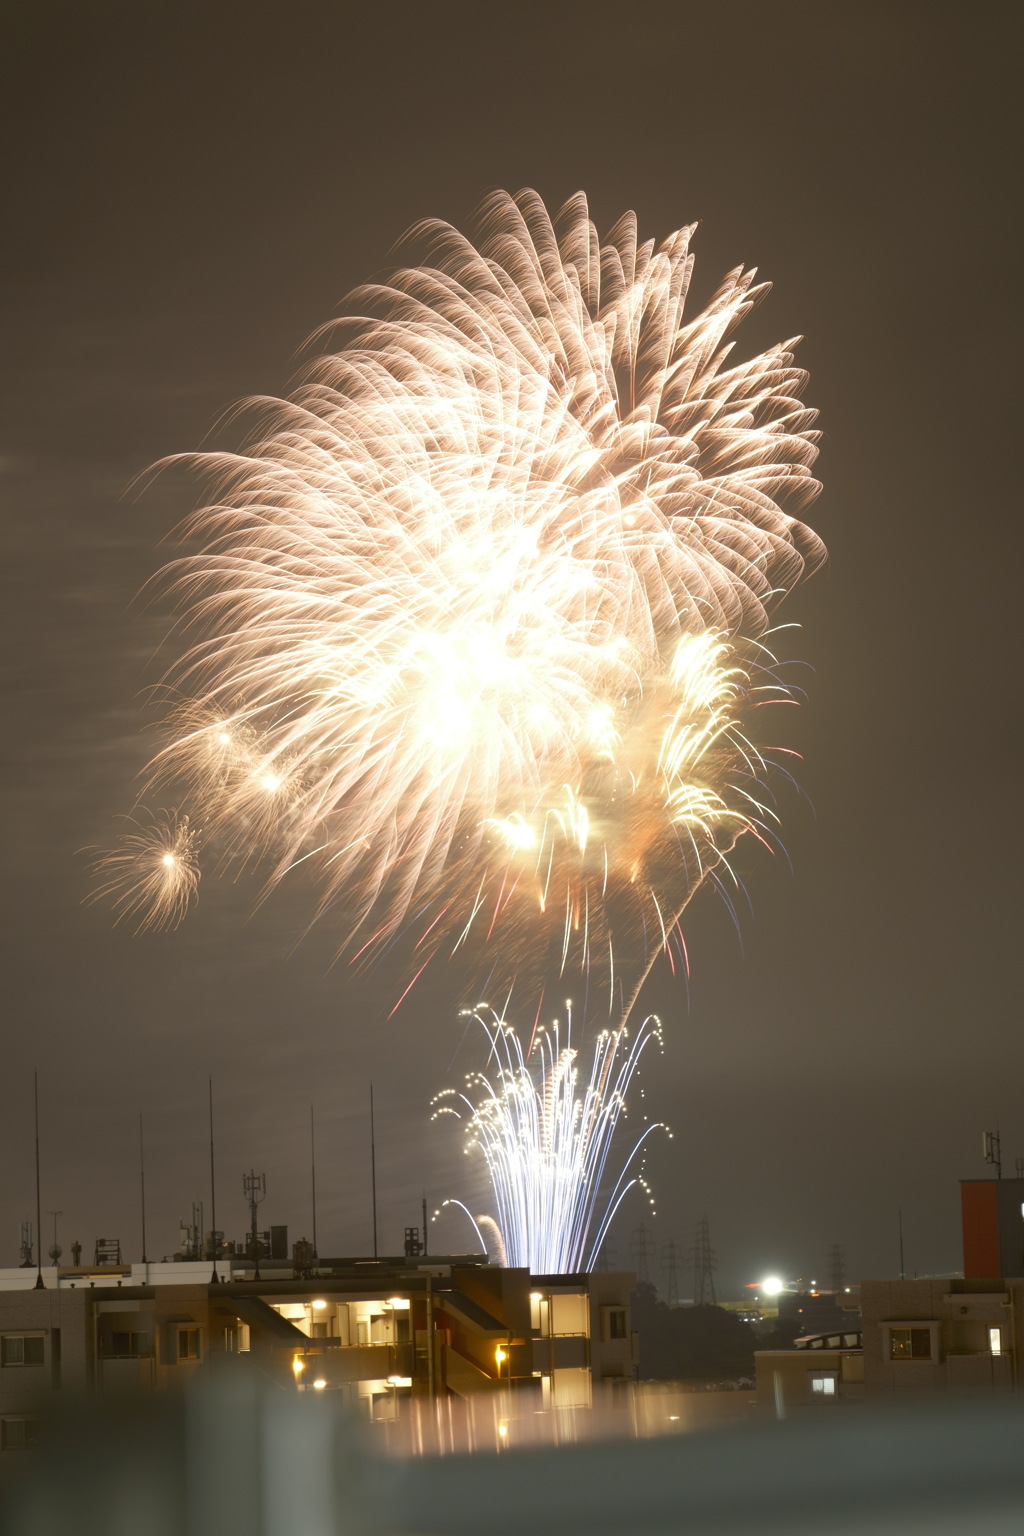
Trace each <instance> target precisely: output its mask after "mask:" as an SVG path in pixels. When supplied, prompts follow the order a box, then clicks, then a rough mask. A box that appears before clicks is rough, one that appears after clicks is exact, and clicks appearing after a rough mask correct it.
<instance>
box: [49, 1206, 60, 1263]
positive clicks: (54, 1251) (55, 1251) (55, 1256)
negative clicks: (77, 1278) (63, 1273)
mask: <svg viewBox="0 0 1024 1536" xmlns="http://www.w3.org/2000/svg"><path fill="white" fill-rule="evenodd" d="M46 1214H47V1216H52V1217H53V1247H52V1248H51V1249H50V1258H51V1259H52V1260H53V1267H54V1269H56V1268H57V1265H58V1264H59V1263H60V1256H61V1254H62V1253H63V1252H64V1249H63V1248H62V1247H61V1246H60V1243H58V1241H57V1217H58V1216H63V1215H64V1212H63V1211H47V1213H46Z"/></svg>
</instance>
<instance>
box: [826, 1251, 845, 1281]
mask: <svg viewBox="0 0 1024 1536" xmlns="http://www.w3.org/2000/svg"><path fill="white" fill-rule="evenodd" d="M828 1262H829V1270H830V1272H831V1275H832V1289H833V1290H834V1291H841V1290H842V1289H843V1286H844V1285H845V1284H846V1251H845V1249H844V1248H843V1246H842V1244H841V1243H833V1244H832V1247H831V1248H830V1249H829V1251H828Z"/></svg>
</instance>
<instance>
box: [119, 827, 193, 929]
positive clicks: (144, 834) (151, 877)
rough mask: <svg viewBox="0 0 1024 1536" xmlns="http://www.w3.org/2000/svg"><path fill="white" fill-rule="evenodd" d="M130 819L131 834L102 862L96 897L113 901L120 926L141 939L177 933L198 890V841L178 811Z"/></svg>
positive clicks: (124, 836)
mask: <svg viewBox="0 0 1024 1536" xmlns="http://www.w3.org/2000/svg"><path fill="white" fill-rule="evenodd" d="M126 819H127V821H128V826H129V828H130V830H127V831H125V832H123V833H122V834H121V837H120V840H119V842H118V844H117V847H116V848H115V849H114V850H113V851H112V852H111V853H109V854H107V855H106V857H105V858H104V859H103V861H102V878H101V883H100V885H99V886H98V888H97V891H96V895H97V896H98V897H109V898H110V899H111V900H112V902H113V906H114V911H115V913H116V915H117V921H118V922H128V923H134V925H135V932H136V933H143V932H145V931H146V930H149V929H153V930H156V931H159V930H160V929H164V928H176V927H177V925H178V924H179V923H180V922H181V920H182V918H183V917H184V916H185V913H186V912H187V911H188V908H189V906H190V904H191V903H192V901H193V900H194V899H195V895H196V892H197V890H198V888H199V857H198V855H199V843H200V839H199V836H198V834H197V833H196V831H195V828H194V827H193V826H192V825H191V823H190V822H189V819H188V817H187V816H183V815H181V816H180V815H177V814H176V813H175V812H173V811H158V812H156V814H155V815H150V816H146V815H145V814H143V815H140V816H138V817H128V818H126Z"/></svg>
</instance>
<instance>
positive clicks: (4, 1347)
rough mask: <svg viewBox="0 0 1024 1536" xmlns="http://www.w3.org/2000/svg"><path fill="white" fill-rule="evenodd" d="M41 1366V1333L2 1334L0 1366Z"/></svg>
mask: <svg viewBox="0 0 1024 1536" xmlns="http://www.w3.org/2000/svg"><path fill="white" fill-rule="evenodd" d="M42 1364H43V1336H42V1334H41V1333H35V1334H32V1333H5V1334H4V1336H3V1338H2V1340H0V1365H42ZM18 1422H19V1423H20V1422H21V1421H20V1420H19V1421H18Z"/></svg>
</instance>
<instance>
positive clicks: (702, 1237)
mask: <svg viewBox="0 0 1024 1536" xmlns="http://www.w3.org/2000/svg"><path fill="white" fill-rule="evenodd" d="M691 1252H692V1257H691V1264H692V1267H693V1299H694V1302H695V1304H696V1305H697V1306H698V1307H713V1306H716V1305H717V1303H716V1301H715V1270H716V1269H717V1268H718V1258H717V1256H716V1254H715V1250H714V1249H713V1248H712V1246H711V1228H710V1225H709V1223H708V1218H707V1216H706V1215H705V1216H702V1217H701V1219H700V1221H699V1222H698V1223H697V1231H696V1233H695V1235H694V1240H693V1249H692V1251H691Z"/></svg>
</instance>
